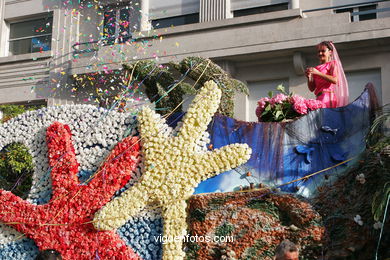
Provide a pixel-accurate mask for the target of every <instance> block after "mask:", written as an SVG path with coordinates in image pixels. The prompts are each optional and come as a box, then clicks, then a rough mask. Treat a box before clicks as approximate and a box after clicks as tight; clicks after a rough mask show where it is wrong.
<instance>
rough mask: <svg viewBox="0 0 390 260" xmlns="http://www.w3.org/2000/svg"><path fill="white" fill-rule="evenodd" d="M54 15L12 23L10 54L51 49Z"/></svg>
mask: <svg viewBox="0 0 390 260" xmlns="http://www.w3.org/2000/svg"><path fill="white" fill-rule="evenodd" d="M52 23H53V17H52V16H50V17H46V18H40V19H34V20H29V21H23V22H16V23H11V24H10V35H9V54H10V55H18V54H25V53H34V52H42V51H49V50H50V49H51V35H52Z"/></svg>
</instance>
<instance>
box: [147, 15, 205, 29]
mask: <svg viewBox="0 0 390 260" xmlns="http://www.w3.org/2000/svg"><path fill="white" fill-rule="evenodd" d="M191 23H199V13H195V14H187V15H179V16H174V17H167V18H161V19H156V20H153V21H152V26H153V28H154V29H159V28H166V27H171V26H179V25H184V24H191Z"/></svg>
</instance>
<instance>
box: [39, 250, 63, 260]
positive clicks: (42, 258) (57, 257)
mask: <svg viewBox="0 0 390 260" xmlns="http://www.w3.org/2000/svg"><path fill="white" fill-rule="evenodd" d="M61 259H62V257H61V254H60V253H59V252H57V251H56V250H53V249H46V250H43V251H39V254H38V255H37V257H36V258H35V260H61Z"/></svg>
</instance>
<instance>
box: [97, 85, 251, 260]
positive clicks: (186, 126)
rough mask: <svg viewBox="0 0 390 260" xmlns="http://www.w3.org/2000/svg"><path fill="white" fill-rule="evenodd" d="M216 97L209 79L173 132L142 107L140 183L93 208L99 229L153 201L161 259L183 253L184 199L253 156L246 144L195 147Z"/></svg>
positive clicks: (179, 256) (121, 220)
mask: <svg viewBox="0 0 390 260" xmlns="http://www.w3.org/2000/svg"><path fill="white" fill-rule="evenodd" d="M220 98H221V91H220V90H219V89H218V87H217V86H216V84H215V83H214V82H211V81H210V82H207V83H206V84H205V86H204V87H203V88H202V89H201V91H200V92H199V94H198V95H197V96H196V97H195V99H194V101H193V103H192V105H191V106H190V108H189V110H188V112H187V114H186V115H185V118H184V120H183V122H184V123H183V125H182V126H181V128H180V130H179V131H178V132H177V133H176V134H173V133H172V129H171V128H169V127H168V126H167V125H166V124H165V122H164V120H163V119H161V117H160V116H159V115H158V114H156V113H155V112H154V111H152V110H151V109H149V108H145V109H144V110H143V111H141V113H140V115H139V117H138V120H139V124H140V125H139V128H140V134H141V141H142V147H143V148H142V149H143V156H144V167H145V171H144V172H143V175H142V177H141V178H140V180H139V182H137V183H136V184H135V185H134V186H133V187H131V188H130V189H128V190H126V191H125V192H123V193H122V194H121V196H120V197H116V198H114V199H113V200H112V201H111V202H110V203H108V204H106V206H104V207H103V208H102V209H101V210H100V211H98V212H97V214H96V215H95V221H96V222H95V223H94V225H95V227H96V228H97V229H103V230H109V229H117V228H118V227H120V226H122V225H123V224H124V223H125V222H126V220H127V219H129V218H131V217H133V216H135V215H137V214H138V213H139V211H140V210H142V209H143V208H145V207H146V206H147V205H150V204H152V205H154V206H156V205H157V207H161V208H162V216H163V219H164V236H166V237H167V238H168V242H167V243H165V244H163V259H182V258H183V257H184V256H185V253H184V252H183V250H182V240H181V239H175V238H180V237H181V236H183V235H185V234H186V229H187V225H186V199H188V198H189V197H190V196H191V195H192V194H193V192H194V188H195V187H196V186H197V185H198V184H199V183H200V182H201V181H202V180H205V179H207V178H210V177H212V176H215V175H217V174H218V173H221V172H223V171H226V170H230V169H232V168H235V167H236V166H238V165H241V164H243V163H245V162H246V161H247V160H248V159H249V157H250V155H251V149H250V148H249V147H248V145H246V144H232V145H228V146H224V147H222V148H220V149H216V150H213V151H207V150H205V149H206V148H205V147H203V149H200V148H199V144H200V143H201V144H202V143H203V142H202V140H203V137H204V132H205V131H206V129H207V125H208V124H209V123H210V121H211V118H212V116H213V114H214V113H215V111H216V110H217V108H218V104H219V101H220ZM203 144H204V143H203ZM169 238H174V239H169Z"/></svg>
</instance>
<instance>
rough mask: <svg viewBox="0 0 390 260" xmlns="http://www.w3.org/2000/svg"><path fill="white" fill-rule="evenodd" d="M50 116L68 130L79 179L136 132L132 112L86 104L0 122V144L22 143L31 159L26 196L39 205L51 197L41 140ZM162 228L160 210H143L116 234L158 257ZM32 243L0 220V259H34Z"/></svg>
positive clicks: (85, 177)
mask: <svg viewBox="0 0 390 260" xmlns="http://www.w3.org/2000/svg"><path fill="white" fill-rule="evenodd" d="M55 121H60V122H62V123H64V124H67V125H68V126H69V128H70V129H71V132H72V142H73V146H74V148H75V155H76V160H77V162H78V163H79V172H78V173H77V175H78V177H79V180H80V183H83V182H84V181H87V180H88V179H89V177H90V175H91V174H92V173H94V172H96V171H97V169H98V167H99V166H100V165H101V164H102V163H103V160H104V159H105V158H107V156H108V154H109V153H110V151H111V150H112V149H113V148H114V145H116V144H117V143H118V142H120V141H121V140H122V139H123V138H124V137H125V136H129V135H131V136H136V135H138V132H137V129H136V125H137V121H136V120H135V117H134V116H133V115H132V114H130V113H118V112H116V111H108V110H105V109H102V108H96V107H94V106H91V105H72V106H56V107H48V108H43V109H40V110H36V111H31V112H27V113H25V114H23V115H20V116H18V117H16V118H13V119H11V120H9V121H7V123H5V124H0V149H2V148H3V147H5V146H6V145H8V144H11V143H15V142H19V143H23V144H24V145H25V146H26V147H27V148H28V149H29V151H30V153H31V155H32V157H33V161H34V175H33V184H32V187H31V190H30V193H29V197H28V199H27V201H28V202H31V203H33V204H45V203H48V201H49V200H50V198H51V194H52V181H51V172H50V167H49V161H48V154H47V153H48V150H47V144H46V130H47V128H48V127H49V126H50V125H51V124H53V122H55ZM142 165H143V164H142V161H141V162H140V163H139V164H138V167H137V168H136V169H135V170H134V171H132V172H131V173H129V174H130V177H131V179H130V180H129V181H128V183H127V184H126V186H125V187H123V188H121V189H118V190H117V191H116V192H115V195H118V194H120V193H121V192H123V191H124V190H125V189H126V188H128V187H130V186H131V185H132V184H133V183H134V182H135V181H137V179H138V178H139V176H140V175H141V168H142ZM161 232H162V221H161V213H160V212H158V211H148V212H145V213H144V214H142V216H137V217H135V218H133V219H130V220H129V221H128V222H126V224H125V225H123V226H121V227H120V228H119V229H118V230H117V233H118V234H119V236H120V238H121V239H122V240H123V241H124V242H125V243H126V245H127V246H128V247H130V248H132V249H134V251H136V253H137V254H138V255H139V256H140V257H142V258H144V259H160V258H161V255H162V249H161V242H159V241H155V240H154V239H152V238H153V237H157V236H159V235H160V234H161ZM37 253H38V247H37V246H36V245H35V243H34V241H33V240H31V239H28V238H26V237H25V236H24V235H23V234H21V233H19V232H17V231H16V230H15V229H13V228H12V227H10V226H7V225H4V224H0V259H7V260H12V259H17V260H19V259H26V260H28V259H35V256H36V255H37Z"/></svg>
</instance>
